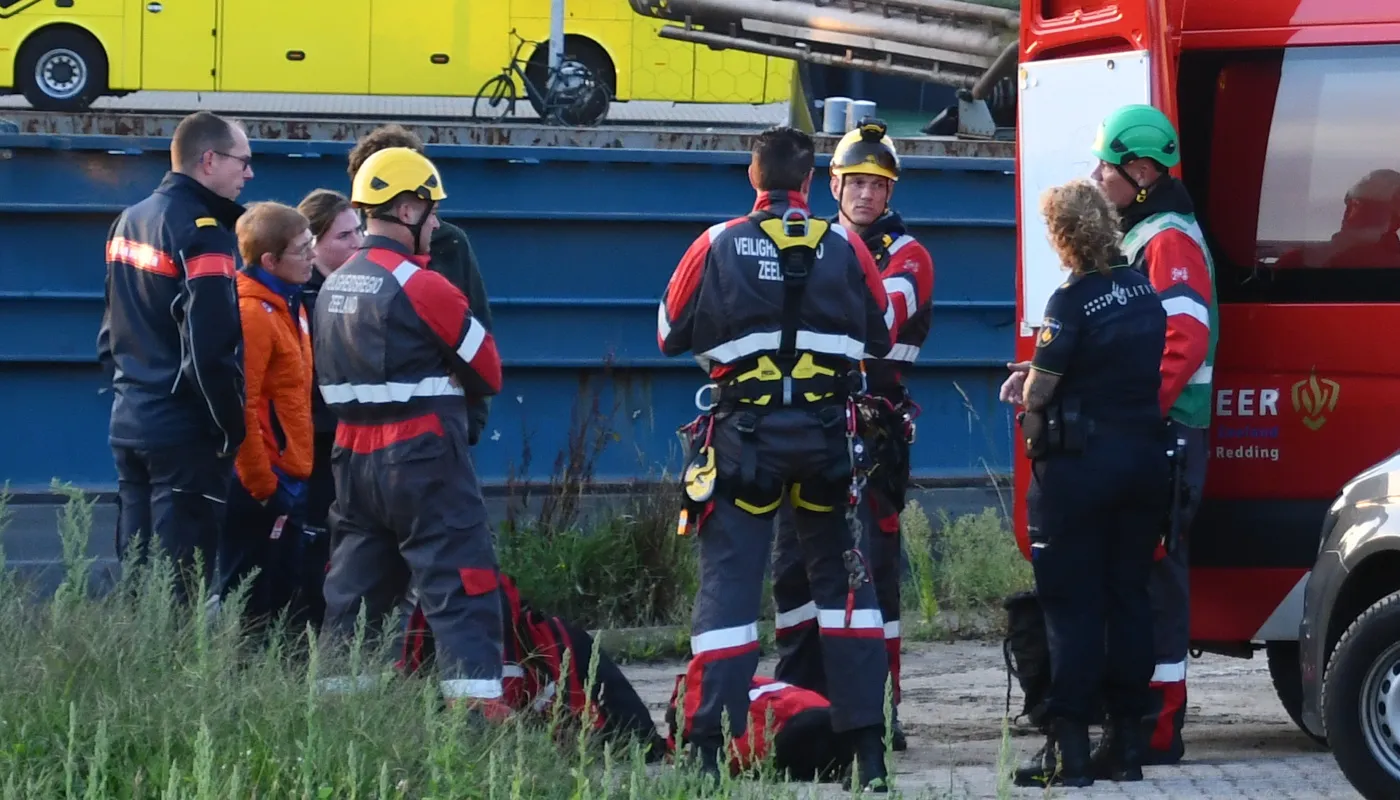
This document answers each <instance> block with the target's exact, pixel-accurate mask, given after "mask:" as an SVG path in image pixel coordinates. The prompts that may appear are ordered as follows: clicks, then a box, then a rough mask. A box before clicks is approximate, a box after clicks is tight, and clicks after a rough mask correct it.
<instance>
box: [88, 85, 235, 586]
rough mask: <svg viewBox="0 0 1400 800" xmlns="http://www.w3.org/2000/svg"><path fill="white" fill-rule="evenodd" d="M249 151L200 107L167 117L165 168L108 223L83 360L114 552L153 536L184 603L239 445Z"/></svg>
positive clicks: (214, 529)
mask: <svg viewBox="0 0 1400 800" xmlns="http://www.w3.org/2000/svg"><path fill="white" fill-rule="evenodd" d="M251 160H252V150H251V149H250V148H249V146H248V136H247V134H246V133H245V132H244V131H243V130H242V128H240V127H238V126H237V125H235V124H231V123H230V122H229V121H228V120H225V119H223V118H222V117H219V116H217V115H215V114H211V113H209V112H207V111H201V112H198V113H195V114H191V115H190V116H188V117H186V118H185V119H184V120H182V121H181V122H180V125H179V126H178V127H177V128H176V129H175V134H174V136H173V137H172V138H171V143H170V162H171V165H170V172H168V173H166V175H165V178H164V180H162V181H161V183H160V186H158V187H156V190H155V192H153V193H152V194H151V196H150V197H147V198H146V199H145V200H142V201H141V202H139V203H137V204H136V205H134V206H131V207H130V208H128V209H126V210H125V211H123V212H122V213H121V216H119V217H117V220H116V222H115V223H113V225H112V229H111V232H110V233H109V234H108V236H107V287H106V306H105V308H104V309H103V312H102V327H101V329H100V330H99V332H98V335H97V358H98V361H99V362H100V363H101V364H102V366H103V369H104V371H105V372H106V375H107V378H108V380H110V381H111V382H112V416H111V425H110V428H109V434H108V436H109V441H110V443H111V446H112V453H113V456H114V458H115V461H116V468H117V486H118V493H117V508H118V511H117V555H118V557H119V558H123V559H124V558H126V556H127V550H128V548H130V547H135V548H136V549H137V561H138V563H139V562H141V561H144V559H145V558H146V553H147V547H148V545H149V542H150V540H151V539H155V540H156V541H157V542H158V543H159V545H160V550H161V553H162V555H163V556H164V557H166V558H170V559H172V560H173V561H174V562H175V565H176V567H177V569H178V570H179V571H180V572H181V576H180V578H181V579H180V580H177V581H176V584H175V594H176V597H177V598H179V599H180V600H182V601H183V600H189V599H192V595H193V594H194V593H195V592H197V588H196V587H197V585H198V576H194V575H191V574H190V572H191V571H192V570H193V568H194V562H195V555H196V552H197V551H198V552H199V554H200V555H201V557H202V560H203V564H202V566H203V576H202V577H203V579H204V581H205V585H206V586H208V585H209V584H210V583H211V582H212V578H213V567H214V561H215V550H216V548H217V546H218V543H219V540H220V538H221V537H222V535H223V530H224V517H225V509H224V504H225V501H226V499H227V497H228V491H229V486H230V484H231V482H232V480H233V457H234V454H235V453H237V452H238V447H239V445H240V444H242V442H243V438H244V435H245V433H246V431H245V422H244V416H243V393H244V385H243V384H244V379H243V327H242V323H241V322H240V320H239V313H238V295H237V290H236V289H235V287H234V279H235V276H236V275H237V272H238V269H239V267H240V266H241V262H240V260H239V257H238V240H237V238H236V237H235V236H234V231H233V229H234V225H235V223H237V221H238V218H239V217H240V216H241V215H242V214H243V207H242V206H241V205H239V204H238V203H237V202H236V199H237V197H238V195H239V193H240V192H241V191H242V190H243V184H244V182H245V181H246V180H248V179H250V178H252V177H253V171H252V169H251V167H250V166H249V164H250V162H251Z"/></svg>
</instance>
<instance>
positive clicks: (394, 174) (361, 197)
mask: <svg viewBox="0 0 1400 800" xmlns="http://www.w3.org/2000/svg"><path fill="white" fill-rule="evenodd" d="M403 192H410V193H412V194H414V195H417V196H418V197H421V198H423V199H424V200H431V201H433V202H437V201H440V200H442V199H444V198H446V197H447V192H446V191H444V190H443V188H442V176H441V175H439V174H438V170H437V167H436V166H434V165H433V162H432V161H429V160H428V157H427V156H425V155H423V154H422V153H419V152H417V151H416V150H410V149H409V148H407V147H386V148H384V149H383V150H380V151H378V152H377V153H375V154H374V155H372V156H370V157H369V158H367V159H365V163H364V164H363V165H361V166H360V169H359V171H358V172H356V173H355V180H354V183H353V185H352V187H351V190H350V202H351V203H353V204H354V205H356V206H360V207H368V208H374V207H376V206H382V205H384V204H385V203H387V202H389V201H390V200H393V199H394V198H395V197H398V196H399V195H400V194H401V193H403Z"/></svg>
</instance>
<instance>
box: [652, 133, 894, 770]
mask: <svg viewBox="0 0 1400 800" xmlns="http://www.w3.org/2000/svg"><path fill="white" fill-rule="evenodd" d="M813 161H814V153H813V145H812V140H811V138H810V137H809V136H807V135H806V134H805V133H802V132H801V131H798V130H795V129H792V128H788V127H776V128H771V129H769V130H767V131H765V132H763V133H762V134H760V135H759V136H758V137H757V138H756V139H755V142H754V149H753V158H752V161H751V162H750V165H749V181H750V183H751V184H752V185H753V187H754V188H755V189H756V190H757V192H758V200H757V202H756V203H755V205H754V209H753V211H752V213H750V214H748V215H746V216H743V217H738V218H736V219H732V220H729V221H727V222H722V223H719V224H717V225H715V226H713V227H712V228H710V229H709V230H708V231H707V232H705V233H704V234H702V235H701V236H700V237H699V238H698V239H696V240H695V242H694V244H692V245H691V246H690V248H689V249H688V250H687V251H686V253H685V256H684V257H683V258H682V259H681V261H680V264H679V265H678V266H677V268H676V271H675V274H674V275H673V276H672V277H671V281H670V283H669V285H668V287H667V289H666V294H665V298H664V300H663V301H662V304H661V307H660V310H659V316H658V325H657V328H658V330H657V339H658V342H659V343H660V347H661V351H662V352H663V353H664V354H666V355H668V356H677V355H680V354H682V353H685V352H687V351H689V352H693V353H694V354H695V356H696V359H697V361H698V362H699V363H700V365H701V367H702V368H703V369H705V370H706V371H707V372H708V373H709V375H710V378H711V380H712V381H713V383H711V384H709V385H707V386H705V387H702V389H701V390H700V394H699V395H698V396H697V404H700V405H702V407H704V405H705V404H702V403H701V402H700V398H702V397H704V396H705V395H707V394H708V396H709V399H710V400H709V402H710V404H712V406H713V407H711V408H708V410H707V413H705V414H704V415H702V416H701V417H700V418H699V419H697V420H696V422H695V423H692V425H691V426H689V430H690V432H691V434H692V437H691V448H690V452H689V453H688V454H687V459H688V464H689V467H688V469H687V480H686V483H687V486H686V492H687V496H688V498H689V502H688V503H687V506H686V508H685V511H684V512H683V513H684V514H685V517H684V518H683V520H682V531H689V530H692V529H693V530H697V531H698V536H699V539H700V582H701V585H700V590H699V593H698V596H697V598H696V602H695V608H694V612H693V616H692V628H691V630H692V634H691V651H692V653H693V655H694V658H693V659H692V661H691V663H690V666H689V668H688V670H687V673H686V674H687V680H686V684H685V689H684V692H685V702H684V705H685V714H684V718H685V723H684V734H685V739H686V740H687V741H688V742H690V743H691V745H692V752H695V753H696V754H697V755H698V756H699V759H700V764H701V769H702V771H703V772H705V773H707V774H710V775H717V774H718V765H719V762H720V756H719V749H720V747H721V744H722V737H723V735H724V732H723V731H722V730H721V719H722V714H723V713H725V712H727V713H728V716H729V723H730V726H731V730H730V733H731V734H732V735H734V736H736V737H737V736H740V735H742V733H743V732H744V728H745V719H746V717H747V712H748V708H749V701H748V694H747V693H748V690H749V681H750V679H751V678H752V677H753V674H754V670H755V668H756V667H757V666H758V610H759V600H760V592H761V590H762V585H763V577H764V574H765V572H767V570H768V568H769V562H768V556H769V550H770V546H771V543H772V538H773V518H774V514H775V513H776V512H777V510H778V507H779V506H780V505H781V504H782V503H783V502H784V501H785V500H787V501H789V502H791V503H792V504H793V505H794V506H795V507H796V513H795V517H796V528H797V536H798V540H799V541H800V543H801V547H802V550H803V554H804V557H805V559H806V567H807V573H808V578H809V581H810V582H811V586H812V596H813V598H814V600H815V603H816V606H817V621H818V625H819V627H820V629H821V633H822V637H823V647H822V651H823V657H824V659H825V662H826V671H827V674H828V675H829V676H830V677H831V679H832V680H833V681H835V682H836V683H837V684H839V685H840V686H841V687H842V691H841V692H839V693H837V694H836V695H835V696H834V697H833V698H832V704H833V706H832V724H833V729H834V730H835V731H836V732H837V733H839V734H841V735H842V736H843V737H846V738H848V739H849V740H850V741H851V742H853V746H854V750H855V751H856V753H857V764H858V767H859V774H860V781H861V784H862V785H865V786H867V787H868V788H871V789H874V790H877V791H883V787H884V785H885V776H886V772H885V765H884V752H883V746H882V742H881V736H882V734H883V730H884V724H883V723H884V713H883V705H884V704H883V699H884V686H885V679H886V674H887V672H888V669H887V667H886V664H885V653H884V649H883V647H882V646H881V640H882V635H883V634H882V631H883V627H884V626H883V621H882V619H881V617H880V611H879V609H878V608H877V603H876V599H875V593H874V589H873V587H872V585H871V583H870V581H869V577H868V564H869V560H868V556H867V554H866V553H867V551H868V538H867V536H868V534H867V535H862V531H861V530H860V526H859V525H858V524H857V525H854V526H853V525H852V524H851V521H852V520H853V519H854V520H855V522H856V523H858V522H859V520H858V519H855V516H856V515H855V504H856V503H858V502H859V491H858V490H859V487H860V482H859V481H858V480H857V475H858V474H859V471H858V469H857V468H858V467H859V469H860V470H863V469H865V468H867V467H868V464H867V462H868V457H867V456H866V455H865V449H864V444H863V442H862V441H861V439H860V438H859V436H858V431H857V429H856V424H857V422H858V415H857V414H856V412H855V407H854V402H853V400H852V398H853V396H854V395H855V394H856V393H858V392H859V391H860V375H859V372H858V365H859V361H860V359H861V358H862V356H863V355H864V354H866V353H870V354H872V355H874V356H876V357H879V356H884V355H885V354H887V353H888V352H889V349H890V345H891V341H890V331H889V327H888V324H887V323H886V321H885V319H886V308H887V305H888V302H887V298H886V295H885V290H884V287H883V285H882V284H881V282H880V275H879V271H878V269H877V267H876V266H875V263H874V261H873V259H871V257H870V253H869V251H868V250H867V249H866V247H865V245H864V244H863V243H862V242H861V241H860V239H859V238H858V237H856V236H854V235H852V234H851V233H850V232H848V231H846V230H845V229H844V228H843V227H841V226H840V225H832V224H829V223H827V222H826V221H824V220H820V219H812V218H811V217H810V212H809V211H808V205H807V196H808V191H809V189H810V187H811V180H812V167H813Z"/></svg>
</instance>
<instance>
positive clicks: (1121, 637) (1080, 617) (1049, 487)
mask: <svg viewBox="0 0 1400 800" xmlns="http://www.w3.org/2000/svg"><path fill="white" fill-rule="evenodd" d="M1041 213H1042V214H1043V215H1044V217H1045V224H1046V228H1047V231H1048V235H1049V238H1050V243H1051V245H1052V246H1053V247H1054V250H1055V252H1056V253H1057V254H1058V255H1059V257H1060V260H1061V262H1062V266H1063V267H1064V268H1065V269H1066V270H1068V271H1069V272H1070V277H1069V279H1068V280H1066V281H1065V282H1064V283H1063V284H1061V285H1060V287H1059V288H1058V289H1056V290H1055V292H1054V293H1053V294H1052V295H1051V296H1050V300H1049V302H1047V303H1046V306H1045V315H1044V320H1045V321H1044V323H1043V324H1042V326H1041V328H1040V331H1039V332H1038V333H1037V335H1036V342H1035V344H1036V347H1035V356H1034V357H1033V358H1032V359H1031V361H1030V362H1029V363H1028V364H1027V365H1026V368H1025V370H1024V372H1023V373H1021V374H1022V375H1024V379H1023V380H1022V381H1021V382H1020V383H1021V384H1022V385H1020V386H1019V387H1015V388H1016V391H1013V392H1010V393H1009V394H1011V395H1014V396H1012V397H1010V398H1009V399H1011V400H1012V401H1014V402H1017V403H1018V404H1019V405H1021V406H1023V407H1024V411H1023V412H1022V413H1021V414H1019V415H1018V420H1019V421H1020V422H1021V431H1022V434H1023V441H1024V444H1025V447H1026V455H1027V456H1028V457H1029V458H1030V459H1031V462H1032V469H1031V485H1030V491H1029V493H1028V494H1027V497H1026V510H1027V514H1028V515H1029V522H1030V524H1029V531H1030V539H1031V555H1032V566H1033V568H1034V571H1035V582H1036V594H1037V596H1038V598H1039V601H1040V605H1041V608H1042V610H1043V611H1044V614H1045V624H1046V630H1047V636H1048V642H1049V649H1050V684H1049V687H1048V690H1047V691H1046V693H1045V702H1044V716H1043V719H1044V722H1043V725H1044V727H1045V732H1046V743H1045V746H1044V747H1043V748H1042V749H1041V750H1040V752H1038V753H1037V754H1036V755H1035V757H1033V758H1032V759H1031V760H1030V761H1029V762H1027V763H1026V764H1024V765H1022V766H1021V767H1020V768H1019V769H1017V770H1016V773H1015V782H1016V784H1017V785H1020V786H1042V785H1045V784H1047V783H1050V784H1064V785H1067V786H1088V785H1091V784H1092V783H1093V782H1094V780H1095V778H1096V777H1097V778H1109V779H1112V780H1115V781H1117V780H1141V779H1142V768H1141V763H1142V756H1143V751H1144V749H1145V747H1146V742H1145V741H1144V739H1143V733H1144V732H1143V730H1142V728H1141V726H1140V725H1138V724H1137V721H1138V720H1141V719H1142V718H1143V717H1145V716H1147V715H1148V712H1149V711H1150V708H1149V703H1150V695H1149V690H1148V684H1149V681H1150V680H1151V677H1152V670H1153V650H1152V613H1151V605H1150V602H1149V600H1148V595H1147V584H1148V576H1149V571H1150V569H1151V566H1152V557H1153V551H1154V550H1155V549H1156V546H1157V542H1158V538H1159V536H1160V534H1161V530H1160V525H1159V522H1160V520H1161V519H1164V518H1165V516H1166V514H1165V503H1166V494H1167V482H1168V477H1169V476H1168V461H1167V456H1166V450H1167V442H1166V438H1165V433H1166V430H1167V428H1166V423H1165V421H1164V420H1163V419H1162V412H1161V407H1160V405H1159V403H1158V398H1157V395H1158V390H1159V388H1160V386H1161V378H1160V375H1159V365H1160V362H1161V357H1162V350H1163V348H1164V346H1165V344H1166V329H1167V319H1166V312H1165V311H1164V310H1163V308H1162V302H1161V300H1160V299H1159V298H1158V297H1157V293H1156V292H1155V291H1154V290H1153V288H1152V284H1151V283H1150V282H1149V281H1148V279H1147V277H1146V276H1145V275H1142V274H1141V273H1139V272H1137V271H1136V270H1133V269H1130V268H1128V265H1127V263H1126V261H1124V259H1123V256H1122V254H1121V253H1120V252H1119V235H1118V219H1117V214H1116V213H1115V212H1114V210H1113V207H1112V205H1111V204H1110V203H1109V202H1108V199H1107V198H1106V197H1105V196H1104V195H1103V194H1102V192H1101V191H1100V190H1099V189H1098V187H1096V186H1095V185H1094V184H1092V183H1089V182H1088V181H1073V182H1070V183H1067V184H1064V185H1063V186H1056V187H1055V188H1053V189H1050V190H1049V191H1047V192H1046V193H1045V195H1044V197H1043V198H1042V200H1041ZM1018 366H1019V365H1018ZM1013 377H1014V376H1013ZM1009 383H1010V381H1009ZM1105 641H1107V650H1106V652H1105ZM1100 691H1102V697H1103V701H1104V704H1105V706H1106V707H1107V711H1108V714H1109V720H1108V721H1107V722H1106V723H1105V732H1106V733H1108V732H1110V731H1112V738H1110V739H1109V740H1108V741H1109V742H1110V745H1109V747H1110V748H1111V753H1110V755H1111V756H1112V758H1111V765H1110V764H1109V762H1105V764H1104V765H1099V764H1094V763H1091V760H1090V753H1089V732H1088V725H1089V724H1091V723H1095V722H1098V721H1099V720H1098V719H1094V718H1092V715H1093V713H1094V705H1095V698H1096V696H1098V695H1099V693H1100ZM1057 762H1059V763H1058V764H1057ZM1057 767H1058V768H1057Z"/></svg>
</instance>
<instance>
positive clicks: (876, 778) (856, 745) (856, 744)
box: [843, 725, 890, 794]
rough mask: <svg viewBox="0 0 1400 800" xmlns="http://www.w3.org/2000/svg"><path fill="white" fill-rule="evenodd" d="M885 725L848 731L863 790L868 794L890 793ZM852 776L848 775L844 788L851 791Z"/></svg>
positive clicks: (847, 734)
mask: <svg viewBox="0 0 1400 800" xmlns="http://www.w3.org/2000/svg"><path fill="white" fill-rule="evenodd" d="M884 727H885V726H883V725H872V726H871V727H868V728H857V729H856V730H853V731H847V732H846V734H845V735H846V736H849V737H851V746H852V750H854V751H855V769H856V770H857V771H858V772H859V775H858V776H855V777H857V778H859V780H860V786H861V789H862V790H863V791H864V792H866V793H872V792H873V793H878V794H885V793H887V792H889V790H890V787H889V773H888V772H886V771H885V735H884V734H885V731H884ZM852 777H853V776H852V775H851V774H850V773H847V774H846V780H845V782H844V783H843V786H844V788H845V790H846V791H850V790H851V784H852V780H851V779H852Z"/></svg>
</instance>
